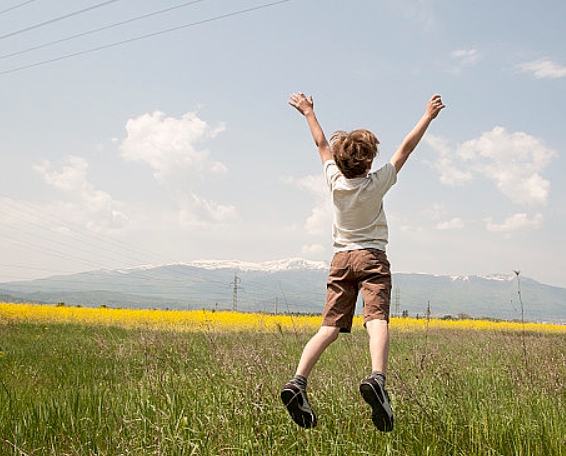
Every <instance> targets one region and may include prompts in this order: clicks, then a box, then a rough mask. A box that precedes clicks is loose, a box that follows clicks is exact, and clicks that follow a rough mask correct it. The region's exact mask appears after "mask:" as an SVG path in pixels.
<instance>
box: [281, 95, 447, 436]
mask: <svg viewBox="0 0 566 456" xmlns="http://www.w3.org/2000/svg"><path fill="white" fill-rule="evenodd" d="M289 104H290V105H291V106H293V107H294V108H296V109H297V110H298V111H299V112H300V113H301V114H302V115H304V116H305V118H306V120H307V124H308V126H309V129H310V132H311V134H312V137H313V139H314V142H315V143H316V146H317V147H318V152H319V154H320V158H321V160H322V164H323V168H324V174H325V177H326V182H327V184H328V186H329V188H330V191H331V193H332V205H333V211H334V221H333V239H334V256H333V258H332V263H331V265H330V271H329V274H328V282H327V292H326V305H325V308H324V311H323V314H322V326H321V327H320V329H319V331H318V332H317V333H316V334H315V335H314V336H313V337H312V338H311V339H310V341H309V342H308V343H307V344H306V345H305V347H304V349H303V353H302V355H301V358H300V360H299V364H298V366H297V371H296V374H295V376H294V377H293V379H292V380H291V381H289V382H288V383H287V384H285V385H284V386H283V389H282V391H281V399H282V401H283V403H284V404H285V406H286V407H287V410H288V411H289V413H290V415H291V418H292V419H293V421H295V423H297V424H298V425H299V426H302V427H304V428H311V427H314V426H316V424H317V419H316V415H315V413H314V412H313V411H312V409H311V407H310V404H309V402H308V399H307V395H306V387H307V378H308V376H309V374H310V372H311V370H312V368H313V367H314V365H315V364H316V362H317V361H318V359H319V358H320V356H321V355H322V353H323V352H324V350H325V349H326V348H327V347H328V346H329V345H330V344H331V343H332V342H334V341H335V340H336V339H337V338H338V335H339V333H341V332H350V331H351V328H352V319H353V316H354V311H355V306H356V300H357V296H358V291H359V292H361V294H362V297H363V300H364V309H363V315H364V326H365V328H366V330H367V332H368V335H369V349H370V355H371V364H372V374H371V375H370V376H369V377H368V378H366V379H365V380H364V381H362V383H361V384H360V393H361V395H362V397H363V399H364V400H365V401H366V402H367V403H368V404H369V405H370V406H371V410H372V411H371V417H372V421H373V424H374V425H375V427H377V429H379V430H380V431H384V432H389V431H392V430H393V411H392V410H391V405H390V404H389V396H388V394H387V391H386V389H385V376H386V372H387V360H388V356H389V329H388V322H389V306H390V301H391V272H390V265H389V262H388V260H387V255H386V253H385V246H386V245H387V234H388V231H387V220H386V218H385V213H384V211H383V197H384V195H385V194H386V193H387V191H388V190H389V189H390V188H391V186H392V185H393V184H395V182H396V181H397V174H398V173H399V171H400V170H401V168H402V167H403V165H404V164H405V162H406V161H407V159H408V158H409V155H410V154H411V152H413V150H414V149H415V147H416V146H417V144H418V143H419V141H420V140H421V138H422V137H423V135H424V133H425V132H426V130H427V128H428V126H429V125H430V123H431V122H432V120H433V119H435V118H436V116H438V113H439V112H440V111H441V110H442V109H443V108H444V104H443V103H442V99H441V98H440V95H434V96H433V97H432V98H431V99H430V100H429V102H428V103H427V106H426V110H425V113H424V115H423V116H422V117H421V119H420V120H419V121H418V122H417V124H416V125H415V127H414V128H413V129H412V130H411V132H410V133H409V134H408V135H407V136H406V137H405V139H404V140H403V142H402V144H401V146H400V147H399V149H398V150H397V151H396V152H395V153H394V154H393V156H392V158H391V161H390V162H389V163H387V164H385V165H384V166H382V167H381V168H380V169H378V170H377V171H375V172H371V173H370V169H371V166H372V162H373V159H374V158H375V157H376V155H377V145H378V144H379V141H378V140H377V138H376V137H375V135H374V134H373V133H371V132H370V131H368V130H354V131H352V132H349V133H348V132H344V131H338V132H336V133H334V134H333V135H332V137H331V138H330V143H329V142H328V141H327V139H326V137H325V135H324V132H323V131H322V128H321V126H320V124H319V123H318V120H317V118H316V115H315V113H314V103H313V98H312V96H309V97H308V98H307V97H306V96H305V95H304V94H303V93H301V92H299V93H297V94H293V95H291V97H290V100H289Z"/></svg>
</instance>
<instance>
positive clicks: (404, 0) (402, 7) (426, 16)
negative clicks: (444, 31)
mask: <svg viewBox="0 0 566 456" xmlns="http://www.w3.org/2000/svg"><path fill="white" fill-rule="evenodd" d="M433 3H434V0H390V4H391V5H392V6H393V7H394V8H395V9H398V10H399V11H400V12H401V14H402V15H403V16H405V17H406V18H407V19H410V20H413V21H416V22H419V23H421V24H423V25H424V26H426V27H427V28H429V27H432V25H433V24H434V12H433Z"/></svg>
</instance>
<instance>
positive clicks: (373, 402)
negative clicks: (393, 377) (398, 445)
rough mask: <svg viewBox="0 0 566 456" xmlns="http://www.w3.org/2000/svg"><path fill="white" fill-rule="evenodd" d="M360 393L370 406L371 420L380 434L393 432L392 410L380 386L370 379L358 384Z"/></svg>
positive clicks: (387, 397) (373, 379)
mask: <svg viewBox="0 0 566 456" xmlns="http://www.w3.org/2000/svg"><path fill="white" fill-rule="evenodd" d="M360 393H361V395H362V397H363V398H364V401H366V402H367V403H368V404H369V405H370V406H371V420H372V421H373V424H374V425H375V427H376V428H377V429H379V430H380V431H382V432H390V431H392V430H393V410H392V409H391V405H390V404H389V395H388V394H387V391H386V390H385V388H384V387H383V386H381V384H380V383H379V382H378V381H377V380H376V379H375V378H372V377H369V378H367V379H365V380H364V381H363V382H362V383H361V384H360Z"/></svg>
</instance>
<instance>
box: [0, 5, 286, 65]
mask: <svg viewBox="0 0 566 456" xmlns="http://www.w3.org/2000/svg"><path fill="white" fill-rule="evenodd" d="M111 1H117V0H111ZM290 1H291V0H279V1H276V2H272V3H266V4H264V5H259V6H254V7H252V8H246V9H243V10H239V11H234V12H232V13H227V14H222V15H220V16H215V17H212V18H209V19H203V20H201V21H196V22H191V23H189V24H184V25H180V26H178V27H172V28H169V29H165V30H161V31H158V32H153V33H148V34H145V35H141V36H137V37H134V38H128V39H125V40H122V41H117V42H114V43H110V44H105V45H102V46H97V47H94V48H91V49H86V50H84V51H79V52H75V53H72V54H66V55H63V56H60V57H55V58H52V59H48V60H43V61H41V62H36V63H31V64H29V65H23V66H20V67H16V68H12V69H10V70H5V71H0V75H3V74H9V73H14V72H16V71H21V70H26V69H28V68H33V67H37V66H42V65H47V64H49V63H54V62H58V61H61V60H67V59H70V58H73V57H78V56H81V55H85V54H90V53H93V52H97V51H101V50H103V49H108V48H112V47H117V46H122V45H124V44H129V43H133V42H135V41H140V40H143V39H146V38H153V37H155V36H159V35H165V34H167V33H171V32H176V31H178V30H182V29H186V28H189V27H194V26H197V25H202V24H206V23H209V22H214V21H218V20H221V19H226V18H229V17H233V16H238V15H243V14H247V13H250V12H252V11H257V10H261V9H265V8H270V7H272V6H276V5H280V4H282V3H287V2H290ZM1 38H2V37H0V39H1Z"/></svg>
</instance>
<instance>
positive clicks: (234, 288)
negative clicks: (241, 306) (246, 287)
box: [230, 272, 241, 312]
mask: <svg viewBox="0 0 566 456" xmlns="http://www.w3.org/2000/svg"><path fill="white" fill-rule="evenodd" d="M240 282H241V280H240V278H239V277H238V273H237V272H236V273H235V274H234V281H233V282H232V283H231V284H230V285H232V310H233V311H234V312H236V311H237V310H238V285H239V284H240Z"/></svg>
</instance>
